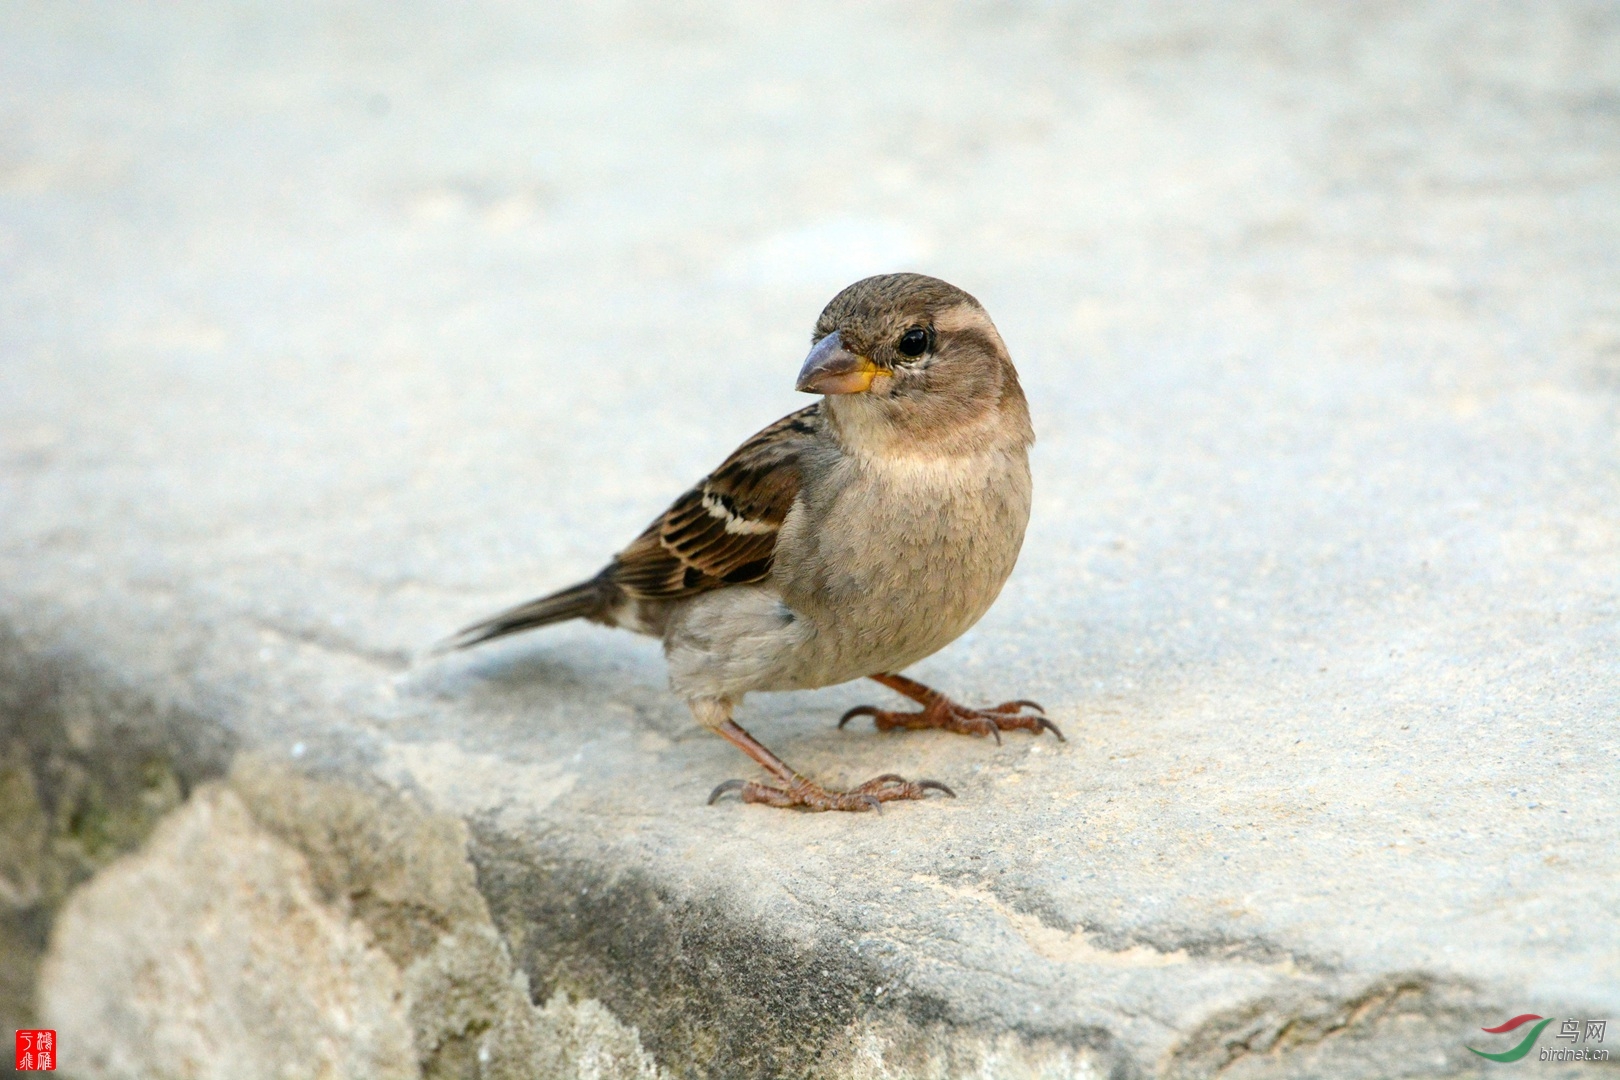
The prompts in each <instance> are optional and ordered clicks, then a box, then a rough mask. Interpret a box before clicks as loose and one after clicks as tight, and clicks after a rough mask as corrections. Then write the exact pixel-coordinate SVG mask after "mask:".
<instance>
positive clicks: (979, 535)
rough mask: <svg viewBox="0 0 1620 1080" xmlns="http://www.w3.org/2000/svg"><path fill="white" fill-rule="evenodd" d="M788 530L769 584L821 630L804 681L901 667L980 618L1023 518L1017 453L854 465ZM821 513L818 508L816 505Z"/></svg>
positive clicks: (1024, 495)
mask: <svg viewBox="0 0 1620 1080" xmlns="http://www.w3.org/2000/svg"><path fill="white" fill-rule="evenodd" d="M848 469H849V475H846V476H844V477H841V478H837V479H838V480H840V481H841V482H839V483H837V484H835V485H829V486H830V487H832V488H833V489H834V490H836V492H837V494H836V496H835V497H833V498H831V499H829V500H827V502H826V503H825V504H824V505H822V506H817V505H816V503H815V502H814V499H815V497H816V496H817V494H819V493H818V492H815V491H811V492H810V493H809V498H808V499H807V501H806V510H807V511H809V512H808V513H806V514H805V515H803V520H802V521H792V522H790V523H789V525H790V527H791V526H797V529H794V530H790V529H788V528H785V529H784V533H785V535H784V536H783V538H782V540H783V541H786V543H785V544H783V543H781V542H779V546H778V570H777V575H776V583H777V585H778V588H779V589H780V590H781V594H782V597H783V601H784V603H785V604H786V605H787V606H788V607H789V608H791V609H793V610H794V611H796V612H799V613H801V614H802V615H804V616H805V617H806V618H807V619H808V620H809V622H810V623H811V624H812V625H813V626H814V627H815V628H816V635H815V641H814V644H813V648H812V651H813V652H814V654H815V656H814V663H812V664H809V665H806V671H805V672H804V674H805V678H804V679H803V680H802V685H823V686H824V685H828V684H830V683H835V682H843V681H846V680H848V679H853V678H859V677H861V676H863V675H870V674H874V673H877V672H884V671H898V670H900V669H901V668H904V667H907V666H908V665H910V664H913V663H916V662H917V661H918V660H921V659H922V658H924V657H926V656H929V655H931V654H932V653H934V652H937V651H938V650H940V649H942V648H944V647H945V646H946V645H948V644H950V643H951V642H952V641H954V640H956V638H957V637H959V636H961V634H962V633H963V632H964V631H966V630H967V629H968V628H969V627H970V626H972V625H973V624H974V623H975V622H977V621H978V620H979V618H980V616H982V615H983V614H984V613H985V612H986V611H987V610H989V608H990V605H991V604H992V603H993V602H994V601H995V598H996V596H997V595H998V594H999V593H1000V591H1001V587H1002V585H1003V584H1004V583H1005V582H1006V580H1007V577H1008V575H1009V574H1011V573H1012V569H1013V565H1014V563H1015V562H1016V561H1017V558H1018V551H1019V548H1020V547H1021V546H1022V543H1023V538H1024V528H1025V526H1026V525H1027V524H1028V521H1029V472H1028V466H1027V464H1026V463H1025V461H1024V460H1023V456H1022V455H1021V454H1020V455H1016V456H1015V455H1011V454H986V455H983V456H982V457H981V458H974V459H968V460H967V461H966V462H964V461H963V460H961V459H948V460H939V459H921V460H916V459H901V460H899V461H883V462H878V463H870V462H869V463H865V464H862V463H858V462H856V463H851V464H850V465H849V466H848ZM818 510H820V511H821V512H820V513H817V512H816V511H818Z"/></svg>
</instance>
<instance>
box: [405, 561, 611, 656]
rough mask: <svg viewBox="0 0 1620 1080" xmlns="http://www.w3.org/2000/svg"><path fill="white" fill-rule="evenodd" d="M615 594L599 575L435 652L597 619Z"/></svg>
mask: <svg viewBox="0 0 1620 1080" xmlns="http://www.w3.org/2000/svg"><path fill="white" fill-rule="evenodd" d="M613 593H614V588H613V583H612V582H611V581H609V580H608V579H607V577H606V575H604V574H599V575H597V576H596V577H594V578H592V579H591V580H589V581H582V582H580V583H579V584H578V585H570V586H569V587H568V588H566V589H563V590H561V591H560V592H554V593H552V594H551V595H550V596H542V597H541V598H540V599H538V600H530V601H529V602H528V603H527V604H519V605H518V606H517V607H514V608H507V609H506V610H505V611H503V612H500V613H499V614H497V615H491V616H490V617H489V618H487V619H480V620H479V621H478V622H475V623H473V624H472V625H471V626H464V627H462V628H461V629H460V630H458V631H456V632H455V633H454V634H452V635H451V636H450V637H448V638H446V639H445V640H444V641H441V642H440V643H439V644H438V645H437V646H436V647H435V648H434V650H433V651H434V652H436V653H443V652H451V651H453V650H455V649H469V648H471V647H472V646H474V645H478V644H480V643H482V642H485V641H489V640H490V639H491V638H498V637H505V636H506V635H507V634H515V633H517V632H518V631H520V630H532V629H534V628H535V627H537V626H549V625H551V624H552V623H559V622H567V621H568V620H569V619H589V618H593V617H597V616H600V615H602V614H603V613H604V612H606V611H607V609H608V608H609V606H610V605H611V603H612V600H613Z"/></svg>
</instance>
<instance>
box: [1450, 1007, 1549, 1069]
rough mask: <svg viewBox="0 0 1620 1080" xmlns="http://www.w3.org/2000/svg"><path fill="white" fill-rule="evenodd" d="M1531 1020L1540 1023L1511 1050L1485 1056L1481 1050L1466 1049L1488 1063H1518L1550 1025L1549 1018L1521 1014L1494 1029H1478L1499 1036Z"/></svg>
mask: <svg viewBox="0 0 1620 1080" xmlns="http://www.w3.org/2000/svg"><path fill="white" fill-rule="evenodd" d="M1532 1020H1541V1022H1540V1023H1539V1024H1537V1025H1536V1026H1535V1027H1533V1028H1531V1029H1530V1034H1528V1035H1526V1036H1525V1037H1524V1040H1523V1041H1522V1042H1520V1043H1519V1045H1518V1046H1515V1047H1514V1048H1513V1049H1511V1050H1504V1051H1503V1052H1502V1053H1500V1054H1487V1053H1486V1052H1485V1051H1483V1050H1475V1049H1474V1048H1473V1047H1472V1046H1470V1047H1469V1048H1468V1049H1469V1050H1471V1051H1473V1053H1476V1054H1478V1055H1479V1056H1480V1057H1482V1058H1485V1059H1486V1060H1488V1061H1504V1062H1506V1061H1518V1060H1519V1059H1520V1058H1522V1057H1524V1056H1525V1055H1526V1054H1528V1053H1529V1052H1530V1048H1531V1047H1532V1046H1534V1045H1536V1036H1538V1035H1540V1034H1541V1029H1542V1028H1544V1027H1546V1026H1547V1025H1548V1024H1550V1023H1552V1018H1551V1017H1548V1018H1547V1019H1545V1020H1542V1019H1541V1017H1539V1016H1537V1015H1536V1014H1535V1013H1523V1014H1522V1015H1519V1016H1515V1017H1514V1018H1513V1019H1511V1020H1508V1021H1505V1022H1503V1023H1500V1024H1498V1025H1496V1026H1495V1027H1488V1028H1480V1029H1479V1030H1481V1031H1483V1032H1485V1033H1486V1034H1488V1035H1500V1034H1502V1032H1504V1031H1512V1030H1513V1029H1514V1028H1517V1027H1523V1026H1524V1025H1525V1024H1528V1023H1529V1022H1530V1021H1532Z"/></svg>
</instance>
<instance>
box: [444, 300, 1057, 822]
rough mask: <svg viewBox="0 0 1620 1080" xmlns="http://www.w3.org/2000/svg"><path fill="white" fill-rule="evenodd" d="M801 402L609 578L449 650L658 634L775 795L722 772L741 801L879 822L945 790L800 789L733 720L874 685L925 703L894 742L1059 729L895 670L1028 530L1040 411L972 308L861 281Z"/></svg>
mask: <svg viewBox="0 0 1620 1080" xmlns="http://www.w3.org/2000/svg"><path fill="white" fill-rule="evenodd" d="M812 341H813V347H812V348H811V350H810V355H809V357H808V358H807V359H806V360H805V362H804V367H803V369H802V370H801V371H800V372H799V380H798V389H799V390H802V391H804V392H806V393H812V394H820V395H823V397H822V400H820V401H818V402H817V403H815V404H814V405H811V406H810V407H809V408H805V409H800V410H799V411H798V412H795V413H792V414H790V415H788V416H785V417H783V418H782V419H780V420H778V421H777V422H776V423H774V424H772V425H770V426H769V427H767V428H765V430H763V431H761V432H759V433H758V434H757V435H755V436H754V437H753V438H751V439H749V440H748V441H747V442H745V443H743V444H742V446H740V447H739V448H738V449H737V451H736V452H735V453H733V454H732V455H731V456H730V457H729V458H727V459H726V460H725V462H724V463H722V464H721V466H720V467H719V468H718V469H716V470H715V471H714V472H712V473H710V474H709V475H708V476H707V477H706V478H705V479H704V480H703V481H702V483H700V484H698V485H697V486H696V487H694V488H692V489H691V490H690V491H688V492H687V493H686V494H684V495H682V496H681V497H680V498H679V499H677V500H675V503H674V505H672V506H671V507H670V508H669V509H668V510H666V511H664V513H663V514H661V515H660V516H659V518H658V520H656V521H654V522H653V523H652V524H651V525H650V526H648V527H647V530H646V531H645V532H643V533H642V534H641V535H640V536H638V537H636V539H635V540H634V541H632V542H631V544H630V546H629V547H627V548H625V549H624V550H623V551H621V552H619V553H618V554H617V555H615V556H614V557H613V559H612V561H610V562H609V563H608V564H607V566H606V567H604V568H603V569H602V571H601V573H599V574H597V575H596V576H595V577H593V578H591V579H590V580H589V581H583V582H581V583H579V584H578V585H574V586H572V587H570V588H567V589H563V590H562V591H561V592H557V593H553V594H551V595H550V596H545V597H541V598H540V599H538V600H534V601H531V602H529V603H527V604H521V605H519V606H518V607H514V608H511V609H510V610H507V611H503V612H501V613H500V614H498V615H494V616H491V617H490V618H487V619H484V620H482V621H480V622H477V623H474V624H473V625H471V626H469V627H467V628H466V629H464V630H462V631H460V632H459V633H458V634H456V635H455V636H454V637H452V638H451V639H450V640H449V641H447V642H446V643H445V644H444V648H447V649H459V648H467V647H469V646H472V645H477V644H479V643H480V642H484V641H489V640H490V639H492V638H498V637H502V636H504V635H506V634H514V633H517V632H518V631H521V630H529V629H532V628H534V627H538V626H547V625H549V624H551V623H557V622H563V621H566V620H568V619H588V620H590V621H592V622H597V623H603V624H605V625H608V626H618V627H623V628H624V629H626V630H633V631H635V632H637V633H641V634H648V635H651V636H653V637H657V638H660V639H662V641H663V643H664V654H665V656H666V657H667V659H668V662H669V679H670V686H671V688H672V689H673V690H674V691H675V692H676V693H677V694H680V695H681V696H682V697H684V698H685V699H686V701H687V704H688V705H689V706H690V707H691V709H692V715H693V716H695V717H696V718H697V720H698V722H699V723H701V724H703V725H704V726H705V727H707V728H709V729H711V730H713V731H714V732H715V733H716V734H718V735H719V736H720V737H721V738H723V739H725V740H727V741H728V742H730V743H731V744H732V745H733V746H736V747H737V748H738V749H739V750H741V751H742V752H743V753H745V754H747V755H748V756H749V757H751V758H753V759H754V760H755V761H756V762H758V763H759V764H760V766H761V767H763V768H764V769H765V771H766V772H767V773H769V774H770V776H771V778H772V780H773V781H774V783H759V782H756V781H743V780H728V781H726V782H725V783H723V784H721V785H720V786H719V787H717V788H715V789H714V793H713V794H712V795H710V796H709V802H711V803H713V802H714V801H715V800H716V799H718V798H720V796H722V795H724V794H725V793H727V792H730V791H735V792H737V793H738V794H739V795H740V796H741V798H742V799H743V801H745V802H757V803H767V804H769V805H771V806H797V807H805V808H807V809H811V810H876V809H881V804H882V803H884V802H888V801H891V800H895V799H920V798H922V797H923V796H924V794H925V793H926V792H927V791H930V790H934V791H939V792H942V793H943V794H946V795H953V794H954V793H953V792H952V791H951V790H950V789H949V788H948V787H946V786H945V785H944V784H941V783H939V782H938V781H935V780H919V781H911V780H906V779H905V778H903V777H900V776H896V775H894V774H886V775H884V776H879V777H876V778H874V779H872V780H869V781H867V782H866V783H864V784H862V785H860V786H859V787H856V788H854V789H852V790H850V791H831V790H828V789H827V788H825V787H823V786H821V785H820V784H817V783H816V782H814V781H813V780H810V779H808V778H807V777H804V776H802V775H800V774H799V773H798V772H796V771H795V770H794V769H792V768H791V767H790V766H788V764H787V763H786V762H784V761H783V760H782V759H781V758H779V757H777V756H776V755H775V754H773V753H772V752H771V751H770V750H769V749H767V748H766V747H765V746H764V745H763V744H761V743H760V742H759V741H758V740H757V739H755V738H754V737H753V736H752V735H750V734H748V732H746V731H744V730H743V729H742V728H741V727H739V726H738V725H737V723H736V722H735V721H734V720H733V719H732V713H733V711H734V710H735V709H736V707H737V706H738V704H740V703H741V701H742V699H743V695H745V694H747V693H749V692H750V691H754V690H803V689H810V688H814V687H819V686H831V685H833V684H834V683H841V682H848V681H849V680H851V679H858V678H863V677H865V678H871V679H875V680H876V681H878V682H880V683H882V684H883V685H884V686H887V687H889V688H890V689H892V690H895V691H897V692H898V693H900V694H903V695H904V696H906V697H908V698H910V699H911V700H912V701H915V702H917V703H918V704H919V705H920V706H921V709H920V710H918V711H915V712H890V711H886V710H882V709H877V708H874V707H872V706H869V705H863V706H859V707H857V708H854V709H851V710H850V711H849V712H848V713H846V714H845V715H844V718H843V719H842V720H840V721H839V726H840V727H842V726H843V725H844V723H845V722H846V721H848V720H849V719H850V718H851V717H853V716H863V715H864V716H871V717H872V718H873V720H874V722H875V723H876V724H877V727H878V728H879V729H880V730H884V731H887V730H891V729H894V728H910V729H921V728H943V729H945V730H947V731H955V732H961V733H964V734H972V735H994V736H995V737H996V739H997V741H1000V738H1001V735H1000V733H1001V732H1002V731H1006V730H1011V729H1014V728H1021V729H1024V730H1027V731H1030V732H1032V733H1035V734H1039V733H1040V732H1041V731H1042V730H1043V729H1045V730H1047V731H1050V732H1052V733H1053V734H1054V735H1056V736H1057V737H1058V738H1059V739H1062V738H1063V735H1062V733H1061V732H1059V731H1058V729H1057V727H1056V726H1054V725H1053V724H1052V722H1051V721H1049V720H1048V719H1046V716H1045V713H1044V710H1042V709H1041V707H1040V706H1039V705H1036V704H1035V703H1034V702H1031V701H1009V702H1006V703H1005V704H1001V705H996V706H993V707H990V708H983V709H974V708H968V707H966V706H963V705H959V704H957V703H956V702H954V701H952V700H950V699H949V698H947V697H945V695H943V694H941V693H939V692H937V691H935V690H931V689H929V688H928V687H926V686H924V685H922V684H921V683H919V682H915V681H913V680H911V679H908V678H906V677H905V676H903V675H900V674H898V672H900V671H901V670H902V669H904V668H906V667H908V666H909V665H911V664H914V663H916V662H917V661H919V660H921V659H923V658H924V657H926V656H929V655H931V654H933V653H935V652H937V651H939V650H940V649H942V648H944V647H945V646H946V645H948V644H950V643H951V642H952V641H954V640H956V638H958V637H960V636H961V635H962V633H963V632H965V631H966V630H967V629H968V628H969V627H970V626H972V625H973V624H974V623H975V622H977V621H978V620H979V617H980V616H982V615H983V614H984V613H985V612H986V611H987V610H989V608H990V605H991V604H992V603H993V602H994V601H995V599H996V596H997V594H998V593H1000V591H1001V587H1002V585H1003V584H1004V583H1005V582H1006V580H1007V577H1008V575H1009V574H1011V573H1012V569H1013V564H1014V563H1015V562H1016V561H1017V559H1018V550H1019V548H1020V547H1021V546H1022V544H1023V540H1024V529H1025V526H1026V525H1027V524H1028V522H1029V508H1030V489H1031V484H1030V474H1029V447H1030V445H1031V444H1032V443H1033V442H1034V441H1035V433H1034V431H1033V429H1032V428H1031V427H1030V422H1029V408H1028V405H1027V404H1026V402H1025V400H1024V392H1023V390H1022V389H1021V388H1020V387H1019V385H1018V373H1017V372H1016V371H1015V370H1014V369H1013V364H1012V359H1011V357H1009V356H1008V354H1007V347H1006V345H1005V344H1003V343H1002V340H1001V335H1000V334H999V333H997V331H996V328H995V325H994V324H993V323H991V321H990V317H989V316H988V315H987V314H985V311H984V308H983V307H982V306H981V305H980V304H979V302H978V301H977V300H975V299H974V298H973V297H971V296H969V295H968V294H967V293H965V292H963V291H962V290H961V289H958V288H956V287H955V286H953V285H949V284H947V283H945V282H943V281H940V280H939V279H937V278H931V277H925V276H923V275H921V274H885V275H881V276H878V277H870V278H866V279H865V280H863V281H858V282H856V283H855V284H853V285H851V286H849V287H848V288H846V289H845V290H843V291H842V292H840V293H839V294H838V295H837V296H835V297H833V299H832V302H831V303H829V304H828V305H827V307H826V309H825V310H824V311H822V313H821V317H820V318H819V319H817V320H816V327H815V333H814V335H813V337H812Z"/></svg>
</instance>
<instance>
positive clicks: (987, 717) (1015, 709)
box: [838, 691, 1068, 743]
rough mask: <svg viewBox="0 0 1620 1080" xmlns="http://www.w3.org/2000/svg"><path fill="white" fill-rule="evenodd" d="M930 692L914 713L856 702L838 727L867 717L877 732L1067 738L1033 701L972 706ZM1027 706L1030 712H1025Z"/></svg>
mask: <svg viewBox="0 0 1620 1080" xmlns="http://www.w3.org/2000/svg"><path fill="white" fill-rule="evenodd" d="M930 693H931V694H933V697H932V698H931V699H930V700H928V701H927V702H926V703H924V705H923V707H922V709H921V710H919V711H917V712H889V711H888V710H885V709H879V708H877V707H876V706H873V705H857V706H855V707H854V708H853V709H851V710H849V712H847V713H845V714H844V715H843V717H842V718H841V719H840V720H839V721H838V726H839V727H843V726H844V725H845V724H847V723H849V721H850V720H852V719H853V718H855V717H857V716H870V717H871V718H872V723H874V724H876V725H877V729H878V730H879V731H893V730H894V729H895V728H906V729H907V730H910V731H921V730H923V729H925V728H942V729H944V730H945V731H954V732H956V733H958V734H960V735H992V736H994V737H995V740H996V742H997V743H999V742H1001V733H1002V732H1003V731H1014V730H1022V731H1028V732H1030V733H1031V734H1033V735H1039V734H1040V733H1041V732H1042V730H1045V731H1050V732H1051V733H1052V734H1053V735H1056V736H1057V737H1058V742H1067V741H1068V740H1067V739H1065V738H1064V737H1063V732H1061V731H1059V730H1058V728H1057V725H1056V724H1054V723H1052V721H1050V720H1048V719H1047V718H1046V710H1044V709H1042V708H1041V707H1040V706H1039V705H1037V704H1035V702H1033V701H1007V702H1003V703H1002V704H1000V705H995V706H991V707H990V708H987V709H971V708H969V707H968V706H966V705H958V704H957V703H956V702H954V701H952V700H951V699H950V698H948V697H946V696H945V695H943V694H940V693H937V692H934V691H930ZM1026 709H1030V710H1033V712H1025V710H1026Z"/></svg>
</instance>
